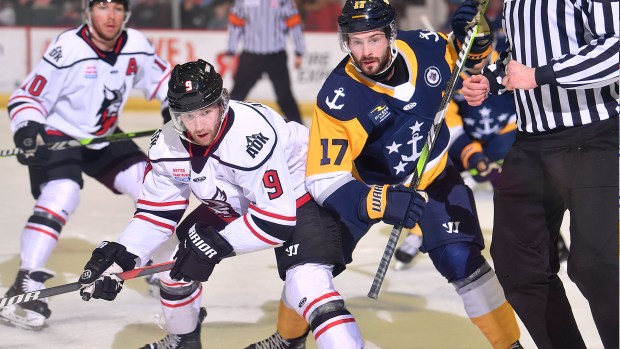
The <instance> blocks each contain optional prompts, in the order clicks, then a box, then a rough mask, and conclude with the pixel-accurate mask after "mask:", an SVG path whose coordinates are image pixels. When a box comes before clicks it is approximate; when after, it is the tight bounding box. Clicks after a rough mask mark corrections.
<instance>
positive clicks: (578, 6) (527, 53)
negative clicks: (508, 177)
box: [489, 0, 620, 134]
mask: <svg viewBox="0 0 620 349" xmlns="http://www.w3.org/2000/svg"><path fill="white" fill-rule="evenodd" d="M618 17H619V10H618V0H504V30H505V31H506V36H507V38H508V41H509V42H508V44H509V50H510V51H511V55H512V59H516V60H517V61H518V62H520V63H522V64H524V65H526V66H528V67H535V68H536V80H537V82H538V84H539V85H540V86H538V87H537V88H535V89H532V90H515V92H514V93H515V101H516V105H517V114H518V116H519V118H518V124H517V126H518V128H519V130H520V131H522V132H527V133H532V134H537V133H543V132H547V131H550V130H559V129H562V128H567V127H572V126H578V125H585V124H589V123H592V122H596V121H600V120H606V119H609V118H612V117H616V118H617V117H618V114H619V112H620V105H619V103H618V94H619V92H618V81H619V73H618V72H619V69H620V66H619V64H620V59H619V57H620V56H619V50H620V46H619V40H618ZM497 66H498V65H492V66H489V70H490V71H494V70H495V71H494V74H495V75H496V76H497V75H498V74H499V72H498V71H497ZM496 81H498V80H496ZM499 81H501V80H499ZM501 92H503V91H502V90H501V87H500V93H501Z"/></svg>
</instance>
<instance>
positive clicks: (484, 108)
mask: <svg viewBox="0 0 620 349" xmlns="http://www.w3.org/2000/svg"><path fill="white" fill-rule="evenodd" d="M494 54H496V52H494ZM468 77H469V76H468V75H467V73H461V79H459V81H458V83H457V90H456V91H455V93H454V95H453V96H452V101H451V103H450V107H449V108H448V113H447V114H446V125H448V128H449V129H450V150H449V156H450V158H451V159H452V161H453V162H454V163H455V164H456V165H457V167H458V168H459V169H461V170H464V169H466V168H467V160H468V159H469V156H470V155H471V154H473V153H474V152H476V151H479V152H483V153H485V155H486V156H487V157H488V158H489V160H490V161H497V160H501V159H503V158H504V156H505V155H506V153H507V152H508V149H509V148H510V146H511V145H512V143H513V141H514V136H515V132H516V118H517V114H516V108H515V102H514V97H513V96H512V95H505V94H504V95H489V97H488V98H487V99H486V100H485V101H484V103H483V104H482V105H480V106H476V107H472V106H470V105H469V104H468V103H467V101H465V98H464V97H463V94H462V93H461V88H462V86H463V80H465V79H467V78H468Z"/></svg>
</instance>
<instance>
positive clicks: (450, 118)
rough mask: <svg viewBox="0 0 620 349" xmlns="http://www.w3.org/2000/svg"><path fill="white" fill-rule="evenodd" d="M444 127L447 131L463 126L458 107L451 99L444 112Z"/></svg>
mask: <svg viewBox="0 0 620 349" xmlns="http://www.w3.org/2000/svg"><path fill="white" fill-rule="evenodd" d="M446 126H448V128H449V129H452V128H453V127H457V126H463V119H462V118H461V116H460V115H459V106H458V104H456V102H455V101H454V100H453V99H450V104H448V111H447V112H446Z"/></svg>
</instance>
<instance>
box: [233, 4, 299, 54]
mask: <svg viewBox="0 0 620 349" xmlns="http://www.w3.org/2000/svg"><path fill="white" fill-rule="evenodd" d="M228 32H229V40H228V52H230V53H234V52H235V51H236V50H237V45H238V43H239V40H240V39H241V38H242V37H243V50H244V51H245V52H250V53H257V54H267V53H276V52H280V51H283V50H284V49H285V48H286V35H287V33H288V32H290V33H291V36H292V38H293V41H294V43H295V53H296V54H298V55H302V54H303V53H304V51H305V44H304V39H303V33H302V22H301V16H300V15H299V11H297V7H296V6H295V3H294V1H293V0H236V1H235V4H234V5H233V7H232V8H231V9H230V13H229V14H228Z"/></svg>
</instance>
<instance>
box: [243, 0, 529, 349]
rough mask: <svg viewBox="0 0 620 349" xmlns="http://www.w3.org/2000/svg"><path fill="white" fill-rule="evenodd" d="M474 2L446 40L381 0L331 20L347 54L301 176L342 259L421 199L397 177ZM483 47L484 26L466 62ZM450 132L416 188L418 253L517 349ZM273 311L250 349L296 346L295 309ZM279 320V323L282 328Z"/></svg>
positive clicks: (496, 335) (413, 160) (487, 45)
mask: <svg viewBox="0 0 620 349" xmlns="http://www.w3.org/2000/svg"><path fill="white" fill-rule="evenodd" d="M477 5H478V4H477V2H474V1H466V2H465V3H463V4H462V5H461V6H460V7H459V9H458V10H457V11H456V14H455V16H454V18H453V20H452V25H453V31H454V35H455V38H454V41H453V40H452V39H451V38H448V37H447V36H446V35H444V34H442V33H437V32H434V31H429V30H414V31H398V32H397V31H396V30H395V24H394V20H395V17H396V13H395V11H394V9H393V8H392V6H391V5H389V3H388V2H387V1H384V0H366V1H355V0H347V1H346V3H345V5H344V7H343V9H342V13H341V15H340V16H339V18H338V27H339V33H340V43H341V47H342V48H343V50H344V51H345V52H347V53H348V54H349V57H346V58H345V59H343V60H342V61H341V63H340V64H339V65H338V66H337V67H336V68H335V69H334V70H333V71H332V72H331V74H330V75H329V76H328V77H327V80H326V81H325V83H324V84H323V86H322V88H321V90H320V91H319V94H318V97H317V106H316V108H315V111H314V117H313V120H312V127H311V129H310V141H309V145H308V149H309V151H308V164H307V171H306V175H307V177H306V185H307V187H308V190H309V191H310V193H311V194H312V196H313V197H314V198H315V200H316V201H317V202H318V203H319V205H321V206H323V207H325V208H328V209H330V210H332V211H334V212H336V213H337V214H338V216H339V217H340V219H341V220H342V221H343V222H344V224H345V225H346V226H347V228H348V230H347V231H346V234H345V235H344V236H343V241H344V242H345V245H344V246H345V251H346V255H345V256H346V258H347V262H351V261H352V253H353V249H354V247H355V245H356V243H357V242H358V241H359V240H360V239H361V238H362V237H363V236H364V234H366V233H367V232H368V230H369V228H370V227H371V226H372V225H373V224H374V223H376V222H378V221H379V220H381V221H383V222H385V223H387V224H391V225H403V226H404V227H406V228H411V226H407V224H403V223H405V221H404V220H402V218H399V217H401V210H406V209H407V208H408V207H410V206H412V205H416V204H417V201H418V198H419V197H418V195H416V194H417V191H416V190H414V189H412V188H406V187H405V186H403V185H402V184H403V183H408V182H409V178H410V176H411V175H412V173H413V171H414V169H415V168H416V166H417V160H418V158H419V156H420V152H421V150H422V147H423V145H424V142H425V140H426V137H427V135H428V134H429V130H430V128H431V125H432V124H433V118H434V115H435V113H436V111H437V108H438V106H439V104H440V101H441V99H442V95H443V90H444V88H445V87H446V82H447V81H448V79H449V77H450V74H451V71H452V69H453V68H454V65H455V62H456V58H457V57H456V56H457V51H456V48H455V46H454V45H453V42H456V44H457V45H460V43H462V42H463V41H464V38H465V36H466V32H467V30H468V27H467V23H471V22H472V20H473V18H474V16H475V15H476V14H477V13H478V9H477ZM483 27H484V25H481V29H484V28H483ZM490 52H491V33H490V31H489V30H488V28H487V30H486V31H485V30H482V34H481V35H480V36H478V37H477V38H476V39H475V41H474V44H473V48H472V52H471V53H470V57H469V58H470V59H469V61H470V64H475V63H477V62H479V61H480V60H481V59H484V58H485V57H486V56H487V55H488V54H490ZM449 138H450V137H449V132H448V128H447V127H445V126H444V127H443V128H442V129H441V132H440V133H439V135H438V139H437V142H436V143H435V147H434V149H433V151H432V153H431V154H430V155H429V161H428V164H427V165H426V169H425V171H424V173H423V175H422V177H421V182H420V186H419V188H418V189H423V190H424V191H425V192H426V193H427V194H428V197H429V201H428V205H427V206H426V209H425V211H424V212H423V215H422V218H421V219H420V221H419V226H420V228H421V229H422V231H424V241H423V244H422V246H421V251H422V252H425V253H428V254H429V256H430V258H431V260H432V261H433V264H434V265H435V268H436V269H437V270H438V271H439V272H440V273H441V275H443V276H444V277H445V278H446V279H447V280H448V282H450V283H451V284H452V285H453V286H454V288H455V290H456V292H457V293H458V295H459V296H460V297H461V299H462V300H463V304H464V306H465V310H466V312H467V315H468V316H469V317H470V319H471V321H472V322H473V323H474V324H475V325H476V326H478V328H479V329H480V331H481V332H482V333H483V334H484V336H485V337H486V338H487V340H488V341H489V343H490V344H491V345H492V346H493V347H494V348H501V349H508V348H521V345H520V344H519V337H520V332H519V327H518V325H517V322H516V318H515V315H514V312H513V310H512V308H511V306H510V305H509V304H508V303H507V302H506V300H505V298H504V294H503V291H502V288H501V287H500V284H499V282H498V280H497V277H496V276H495V272H494V271H493V269H492V268H491V266H490V265H489V264H488V263H487V261H486V260H485V258H484V257H483V256H482V254H481V250H482V249H483V247H484V241H483V238H482V233H481V231H480V226H479V223H478V218H477V216H476V208H475V203H474V199H473V195H472V192H471V190H470V189H469V188H468V187H467V186H466V185H465V184H464V183H463V180H462V179H461V177H460V175H459V172H458V170H457V169H456V168H455V167H454V165H453V164H452V162H451V161H450V160H449V158H448V142H449ZM287 314H288V315H287ZM278 318H279V323H278V330H279V331H278V332H276V333H275V334H274V335H272V336H271V337H269V338H268V339H266V340H264V341H262V342H258V343H254V344H252V345H250V347H249V348H303V347H304V345H303V342H304V341H305V338H303V333H304V332H303V331H304V328H303V327H301V328H298V330H297V331H296V332H297V333H293V332H294V331H290V329H287V324H286V321H287V320H286V319H290V318H295V316H294V313H292V312H291V310H290V309H288V310H287V309H286V307H281V308H280V314H279V316H278ZM291 323H293V324H298V323H299V321H296V320H293V321H292V322H291ZM280 329H287V330H289V331H287V334H288V336H287V335H284V336H283V335H282V334H281V333H280ZM299 336H301V338H300V337H299ZM295 337H297V338H295ZM294 338H295V339H294ZM291 339H294V340H291ZM274 342H279V345H280V346H279V347H278V346H276V345H274V344H271V343H274Z"/></svg>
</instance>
